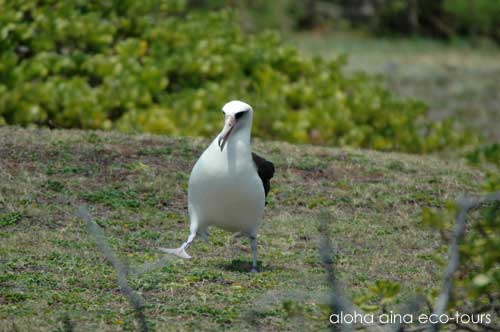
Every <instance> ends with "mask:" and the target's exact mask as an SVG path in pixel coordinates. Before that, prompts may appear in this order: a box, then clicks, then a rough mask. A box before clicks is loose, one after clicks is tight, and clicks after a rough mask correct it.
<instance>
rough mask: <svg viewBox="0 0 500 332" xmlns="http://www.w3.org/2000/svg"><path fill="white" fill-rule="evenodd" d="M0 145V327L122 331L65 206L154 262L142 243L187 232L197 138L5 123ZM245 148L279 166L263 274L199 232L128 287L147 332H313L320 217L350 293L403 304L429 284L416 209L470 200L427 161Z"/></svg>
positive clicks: (475, 179) (234, 249)
mask: <svg viewBox="0 0 500 332" xmlns="http://www.w3.org/2000/svg"><path fill="white" fill-rule="evenodd" d="M0 142H1V145H0V331H11V330H16V328H17V330H19V331H27V330H29V331H56V330H58V329H59V330H63V329H64V326H66V329H67V327H68V326H69V325H73V326H74V330H75V331H97V330H98V331H121V330H132V329H134V326H135V325H134V324H135V320H134V315H133V312H132V310H131V307H130V305H129V304H128V303H127V301H126V300H125V299H124V297H123V296H122V294H121V293H120V291H119V289H118V286H117V284H116V275H115V271H114V270H113V268H112V267H111V266H109V265H108V264H107V263H106V262H105V260H104V259H103V257H102V255H101V254H100V252H99V251H98V250H97V249H96V247H95V244H94V241H93V239H92V238H91V237H90V236H89V234H88V233H87V231H86V228H85V227H84V224H83V222H82V221H81V220H80V219H78V218H77V217H76V216H75V211H76V209H77V207H78V206H80V205H81V204H88V206H89V208H90V212H91V213H92V215H93V216H94V218H95V220H96V222H97V223H98V224H99V225H100V226H101V227H102V228H103V230H104V232H105V235H106V237H107V238H108V239H109V241H110V243H111V245H112V247H113V248H114V249H115V250H116V252H117V253H118V255H119V257H121V258H122V259H124V260H125V261H127V262H128V263H129V264H131V265H134V266H135V265H138V264H143V263H147V262H154V261H155V260H156V259H158V258H161V257H164V256H162V255H161V254H160V253H158V252H157V250H156V248H158V247H160V246H165V247H174V246H178V245H179V244H180V243H181V242H182V241H184V240H185V239H186V236H187V235H188V221H187V217H186V212H187V211H186V190H187V188H186V187H187V180H188V176H189V172H190V168H191V167H192V165H193V163H194V162H195V160H196V158H197V156H198V155H199V154H200V152H201V151H202V150H203V149H204V147H205V146H206V145H207V143H208V142H207V141H206V140H203V139H185V138H167V137H158V136H148V135H142V136H126V135H121V134H117V133H96V132H82V131H49V130H25V129H16V128H5V127H4V128H0ZM255 150H256V151H258V152H260V153H262V154H263V155H265V156H266V157H267V158H269V159H271V160H272V161H274V162H275V164H276V167H277V172H276V178H275V179H273V183H272V191H271V194H270V197H269V199H268V201H269V202H268V205H267V208H266V215H265V222H264V223H263V225H262V229H261V232H260V234H259V247H258V248H259V263H260V265H261V272H260V273H258V274H255V275H254V274H250V273H248V270H249V267H250V256H251V253H250V250H249V244H248V241H247V240H246V239H235V238H233V237H232V236H231V235H230V234H227V233H225V232H223V231H219V230H216V229H214V230H212V235H211V238H210V241H209V243H204V242H203V241H197V242H195V244H194V245H193V247H192V248H191V249H190V253H191V254H192V255H193V256H194V258H193V259H192V260H187V261H183V260H178V259H173V260H167V261H166V265H164V266H162V267H160V268H158V269H156V270H152V271H149V272H147V273H144V274H139V275H135V276H132V277H130V282H131V285H132V287H133V288H134V289H135V290H137V291H138V292H139V293H140V294H142V296H143V297H144V298H145V300H146V302H147V305H148V306H147V309H146V315H147V317H148V319H149V322H150V323H151V324H152V326H153V327H154V328H155V329H156V330H157V331H221V330H223V329H224V330H228V331H244V330H259V331H297V330H304V331H318V330H324V329H325V328H326V327H327V317H328V313H327V312H326V311H325V307H324V305H323V303H324V294H325V293H326V290H327V287H326V285H325V282H324V277H325V276H324V273H323V269H322V267H321V264H320V262H319V259H318V252H317V239H318V231H317V227H318V220H317V214H318V212H319V211H320V210H321V209H322V208H324V209H327V210H328V211H330V213H331V214H332V216H333V220H334V222H333V223H332V225H331V228H330V234H329V235H330V236H331V238H332V240H333V241H334V243H335V246H336V249H337V258H338V269H339V271H340V276H341V278H342V279H343V281H344V282H345V284H346V285H347V286H348V290H349V291H348V293H349V294H350V295H351V296H360V295H362V294H363V293H364V292H365V291H366V287H367V286H368V285H369V284H371V283H372V282H373V281H375V280H377V279H388V280H393V281H399V282H402V284H403V286H404V290H403V295H402V298H404V297H408V296H410V295H411V294H412V293H413V292H415V291H416V290H417V289H418V288H420V287H422V288H427V289H428V288H429V287H433V286H434V285H435V284H436V282H437V280H438V279H439V275H440V272H439V269H437V268H436V267H435V266H434V264H433V262H432V261H431V258H430V257H431V255H432V253H433V251H434V248H436V247H437V243H438V236H436V234H434V233H433V232H431V231H429V230H426V229H424V228H422V227H421V226H420V209H421V207H424V206H431V207H439V206H442V204H443V202H444V201H445V200H447V199H453V198H455V197H457V196H458V195H459V194H460V193H463V192H476V191H477V183H479V182H480V180H481V177H482V175H481V174H480V173H479V172H478V171H475V170H472V169H470V168H468V167H466V166H464V165H462V164H461V163H459V162H455V161H453V162H451V161H443V160H439V159H435V158H433V157H421V156H412V155H405V154H396V153H387V154H384V153H377V152H370V151H361V150H349V149H342V150H339V149H331V148H322V147H311V146H294V145H290V144H285V143H265V142H260V141H257V142H256V143H255ZM297 312H302V313H303V314H300V315H297ZM64 322H66V323H64ZM68 322H70V323H68ZM64 324H66V325H64ZM67 330H69V329H67Z"/></svg>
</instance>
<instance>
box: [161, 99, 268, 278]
mask: <svg viewBox="0 0 500 332" xmlns="http://www.w3.org/2000/svg"><path fill="white" fill-rule="evenodd" d="M222 112H223V113H224V128H223V129H222V131H221V132H220V134H219V135H217V137H216V138H215V139H214V140H213V141H212V143H211V144H210V145H209V146H208V148H207V149H206V150H205V151H204V152H203V154H202V155H201V156H200V158H199V159H198V161H197V162H196V163H195V165H194V167H193V170H192V171H191V176H190V177H189V186H188V211H189V219H190V227H189V229H190V234H189V237H188V239H187V241H186V242H184V243H183V244H182V245H181V246H180V247H179V248H176V249H168V248H159V249H160V250H161V251H162V252H165V253H169V254H174V255H176V256H179V257H182V258H191V256H189V255H188V253H187V252H186V249H187V248H188V247H189V245H190V244H191V243H192V242H193V240H194V239H195V237H196V236H197V235H199V236H201V237H202V238H204V239H207V238H208V228H209V227H210V226H216V227H219V228H222V229H224V230H226V231H230V232H234V233H239V234H241V235H246V236H248V237H249V238H250V243H251V248H252V256H253V260H252V270H251V271H252V272H257V230H258V228H259V225H260V223H261V221H262V216H263V214H264V206H265V204H266V197H267V193H268V192H269V189H270V179H271V178H272V177H273V175H274V165H273V163H271V162H270V161H267V160H266V159H264V158H262V157H261V156H259V155H257V154H256V153H253V152H252V147H251V131H252V120H253V109H252V107H251V106H250V105H248V104H246V103H244V102H242V101H238V100H234V101H230V102H228V103H227V104H225V105H224V107H223V108H222Z"/></svg>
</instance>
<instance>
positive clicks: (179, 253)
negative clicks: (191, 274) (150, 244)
mask: <svg viewBox="0 0 500 332" xmlns="http://www.w3.org/2000/svg"><path fill="white" fill-rule="evenodd" d="M158 249H159V250H160V251H161V252H164V253H167V254H171V255H175V256H177V257H180V258H184V259H190V258H191V256H189V255H188V253H187V252H186V250H185V249H184V246H180V247H179V248H175V249H169V248H158Z"/></svg>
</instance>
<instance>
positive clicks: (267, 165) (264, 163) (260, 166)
mask: <svg viewBox="0 0 500 332" xmlns="http://www.w3.org/2000/svg"><path fill="white" fill-rule="evenodd" d="M252 159H253V162H254V164H255V166H256V167H257V173H258V174H259V177H260V179H261V180H262V184H263V185H264V191H265V193H266V197H267V193H268V192H269V189H271V184H270V180H271V178H272V177H273V176H274V164H273V163H272V162H270V161H268V160H266V159H264V158H262V157H261V156H259V155H258V154H256V153H254V152H252Z"/></svg>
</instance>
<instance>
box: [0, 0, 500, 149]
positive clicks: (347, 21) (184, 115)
mask: <svg viewBox="0 0 500 332" xmlns="http://www.w3.org/2000/svg"><path fill="white" fill-rule="evenodd" d="M0 8H1V10H0V49H1V50H2V51H1V53H0V124H17V125H22V126H49V127H54V128H85V129H87V128H88V129H104V130H108V129H118V130H121V131H125V132H151V133H158V134H167V135H188V136H193V135H202V136H213V135H214V133H215V132H217V131H218V129H219V127H220V121H221V119H220V113H219V112H217V111H218V110H219V109H220V108H221V106H222V105H223V104H224V103H225V102H226V101H228V100H231V99H242V100H245V101H247V102H249V103H250V104H252V105H253V106H254V108H255V109H256V110H257V112H256V119H255V122H256V123H255V130H254V133H255V135H256V136H258V137H262V138H265V139H276V140H286V141H290V142H297V143H314V144H326V145H338V146H345V145H348V146H354V147H363V148H372V149H377V150H398V151H406V152H412V153H423V152H432V151H437V150H442V149H444V148H453V147H461V146H464V145H473V144H476V143H477V142H478V137H479V136H481V135H479V134H477V133H472V132H471V131H470V130H469V129H468V128H467V127H474V125H475V129H478V128H479V129H481V131H482V132H483V133H484V135H482V136H483V137H484V136H485V137H487V138H493V139H496V138H498V134H497V132H498V130H496V128H495V126H493V125H492V123H494V121H493V120H495V119H496V118H495V117H496V116H497V114H498V106H497V105H498V103H497V102H498V101H499V99H500V97H499V92H498V90H499V89H498V73H499V71H500V69H499V67H500V66H499V65H498V61H496V60H494V59H495V57H496V56H498V54H499V52H498V48H497V46H496V45H495V42H498V41H500V38H499V36H500V34H499V19H500V15H499V14H498V13H499V11H500V3H498V2H496V1H489V0H481V1H466V0H463V1H462V0H441V1H433V0H409V1H402V0H385V1H384V0H356V1H345V0H329V1H318V0H308V1H294V0H277V1H230V0H212V1H209V0H190V1H185V0H184V1H183V0H170V1H168V0H148V1H140V2H137V1H131V0H129V1H112V0H108V1H83V0H81V1H80V0H73V1H65V2H61V1H38V0H22V1H21V0H13V1H5V0H4V1H2V0H0ZM270 30H274V31H273V32H270ZM276 31H278V32H276ZM339 31H341V32H339ZM387 36H390V37H394V36H399V37H401V36H406V37H409V38H411V39H401V38H399V39H396V40H394V39H376V38H386V37H387ZM423 37H426V38H427V37H432V38H437V39H443V40H451V41H452V43H453V40H455V39H456V38H468V39H467V41H466V42H457V41H456V40H455V42H454V43H455V46H449V45H446V44H443V43H442V42H437V41H430V40H427V39H422V38H423ZM460 40H462V39H460ZM456 44H460V45H461V46H460V45H458V46H457V45H456ZM464 45H465V46H464ZM469 45H474V46H471V47H470V46H469ZM477 45H479V46H477ZM472 47H474V48H480V49H481V50H482V51H480V53H475V52H469V51H470V49H471V48H472ZM426 50H427V51H428V52H429V53H431V54H437V55H436V57H435V58H436V59H435V58H433V57H432V56H429V57H430V60H429V59H427V61H426V60H425V59H424V60H422V59H421V57H424V58H425V55H429V54H427V53H425V52H426ZM483 50H484V52H483ZM467 52H469V54H470V58H471V59H470V63H461V60H460V59H458V60H457V61H455V63H450V57H449V56H448V55H450V53H451V54H452V55H453V56H456V55H457V54H462V53H466V54H467ZM481 52H482V53H481ZM346 53H347V56H346V55H345V54H346ZM409 54H410V55H416V56H417V58H415V59H413V60H414V61H413V60H412V59H411V58H410V59H409V60H408V55H409ZM483 55H484V56H483ZM418 56H420V57H418ZM453 56H451V58H453ZM391 57H392V58H391ZM349 58H352V59H353V60H352V61H350V62H349V60H348V59H349ZM370 59H372V61H371V62H370ZM387 59H393V60H389V61H387ZM403 59H405V60H406V61H407V62H406V63H405V62H402V60H403ZM484 59H487V60H488V61H484ZM434 60H436V61H434ZM466 60H469V58H466ZM408 61H410V63H408ZM412 61H413V62H412ZM440 61H444V63H442V62H440ZM476 65H477V66H476ZM476 67H477V68H476ZM450 68H451V69H450ZM478 68H479V69H478ZM409 69H410V70H409ZM464 72H465V73H464ZM485 72H488V73H485ZM457 73H458V74H457ZM471 80H473V81H471ZM428 105H430V107H429V106H428ZM479 115H482V116H479ZM457 117H458V120H457ZM470 124H472V126H471V125H470ZM476 132H477V131H476Z"/></svg>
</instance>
